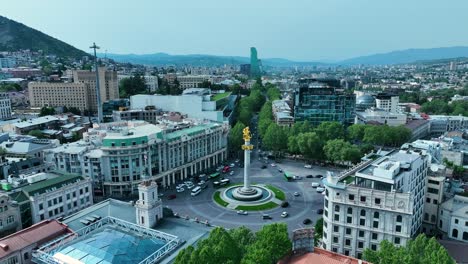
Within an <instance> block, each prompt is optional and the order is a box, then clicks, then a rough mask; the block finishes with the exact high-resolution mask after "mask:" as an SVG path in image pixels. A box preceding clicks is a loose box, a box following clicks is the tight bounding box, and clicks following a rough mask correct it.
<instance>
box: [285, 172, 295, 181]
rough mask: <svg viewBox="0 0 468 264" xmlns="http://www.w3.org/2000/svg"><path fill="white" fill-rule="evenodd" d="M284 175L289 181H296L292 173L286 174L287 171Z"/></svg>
mask: <svg viewBox="0 0 468 264" xmlns="http://www.w3.org/2000/svg"><path fill="white" fill-rule="evenodd" d="M283 175H284V178H286V180H287V181H292V180H294V176H293V175H291V174H290V173H288V172H286V171H285V172H284V174H283Z"/></svg>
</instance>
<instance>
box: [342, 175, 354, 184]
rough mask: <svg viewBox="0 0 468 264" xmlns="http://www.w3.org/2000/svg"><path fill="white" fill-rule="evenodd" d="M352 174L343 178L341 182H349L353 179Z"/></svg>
mask: <svg viewBox="0 0 468 264" xmlns="http://www.w3.org/2000/svg"><path fill="white" fill-rule="evenodd" d="M354 178H355V177H354V176H348V177H346V178H344V179H343V180H341V182H344V183H345V184H350V183H352V182H353V181H354Z"/></svg>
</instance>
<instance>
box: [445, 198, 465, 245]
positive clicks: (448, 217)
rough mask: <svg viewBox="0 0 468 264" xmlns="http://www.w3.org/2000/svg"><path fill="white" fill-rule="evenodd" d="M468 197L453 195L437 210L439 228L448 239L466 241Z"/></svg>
mask: <svg viewBox="0 0 468 264" xmlns="http://www.w3.org/2000/svg"><path fill="white" fill-rule="evenodd" d="M466 212H468V197H465V196H461V195H455V196H454V197H453V198H451V199H449V200H447V201H445V202H444V203H443V204H442V205H441V208H440V211H439V225H438V227H439V229H440V230H441V231H442V232H443V233H444V234H445V235H446V236H447V237H448V238H450V239H455V240H459V241H463V242H467V243H468V214H467V213H466Z"/></svg>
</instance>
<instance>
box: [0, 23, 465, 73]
mask: <svg viewBox="0 0 468 264" xmlns="http://www.w3.org/2000/svg"><path fill="white" fill-rule="evenodd" d="M20 49H30V50H32V51H39V50H42V51H44V53H45V54H55V55H57V56H63V57H73V58H80V57H82V56H85V55H89V53H87V52H85V51H82V50H80V49H77V48H75V47H73V46H72V45H70V44H67V43H65V42H63V41H61V40H59V39H56V38H54V37H51V36H49V35H47V34H45V33H42V32H40V31H38V30H36V29H33V28H30V27H28V26H26V25H24V24H21V23H19V22H16V21H14V20H11V19H8V18H6V17H3V16H0V51H16V50H20ZM246 50H247V49H246ZM260 53H261V50H260ZM99 56H100V57H103V56H107V57H108V58H111V59H113V60H115V61H118V62H129V63H134V64H144V65H152V66H163V65H177V66H181V65H194V66H220V65H225V64H231V65H232V64H245V63H249V62H250V58H249V57H242V56H217V55H205V54H189V55H170V54H167V53H154V54H142V55H136V54H112V53H108V54H102V53H101V54H99ZM465 57H466V58H468V46H457V47H441V48H428V49H407V50H398V51H391V52H387V53H379V54H373V55H367V56H359V57H355V58H350V59H346V60H342V61H338V62H334V63H331V62H321V61H303V62H299V61H293V60H289V59H284V58H261V59H262V63H263V65H264V66H267V67H270V66H273V67H286V66H287V67H290V66H320V65H330V66H332V65H343V66H348V65H359V64H362V65H390V64H406V63H415V62H420V61H428V60H440V59H450V58H465Z"/></svg>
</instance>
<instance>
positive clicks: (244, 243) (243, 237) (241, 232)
mask: <svg viewBox="0 0 468 264" xmlns="http://www.w3.org/2000/svg"><path fill="white" fill-rule="evenodd" d="M229 235H231V237H232V239H233V240H234V241H236V243H237V244H238V245H239V250H240V253H241V256H244V254H245V253H246V252H247V248H248V247H249V246H250V245H252V244H253V243H254V242H255V234H254V233H252V231H251V230H250V229H248V228H247V227H245V226H241V227H239V228H234V229H231V230H229Z"/></svg>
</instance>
